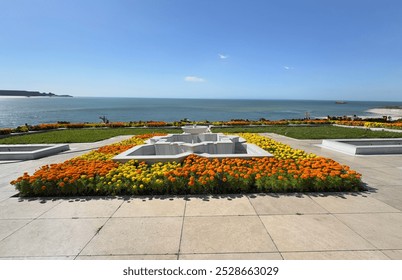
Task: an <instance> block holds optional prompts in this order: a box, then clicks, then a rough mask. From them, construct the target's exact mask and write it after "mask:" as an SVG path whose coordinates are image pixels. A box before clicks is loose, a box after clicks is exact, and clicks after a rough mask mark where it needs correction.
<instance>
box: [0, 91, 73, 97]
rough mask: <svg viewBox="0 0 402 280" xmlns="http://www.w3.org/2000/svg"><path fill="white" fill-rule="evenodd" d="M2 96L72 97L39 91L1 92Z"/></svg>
mask: <svg viewBox="0 0 402 280" xmlns="http://www.w3.org/2000/svg"><path fill="white" fill-rule="evenodd" d="M0 96H26V97H31V96H35V97H72V96H71V95H57V94H54V93H51V92H49V93H44V92H39V91H27V90H0Z"/></svg>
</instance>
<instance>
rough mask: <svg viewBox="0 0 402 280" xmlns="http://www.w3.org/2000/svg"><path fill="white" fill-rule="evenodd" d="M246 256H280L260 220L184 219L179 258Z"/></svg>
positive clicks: (252, 217) (241, 218) (254, 217)
mask: <svg viewBox="0 0 402 280" xmlns="http://www.w3.org/2000/svg"><path fill="white" fill-rule="evenodd" d="M246 252H253V253H257V252H258V253H262V252H264V253H266V252H277V249H276V247H275V245H274V244H273V242H272V240H271V238H270V236H269V235H268V233H267V231H266V230H265V228H264V226H263V224H262V223H261V221H260V219H259V218H258V217H256V216H215V217H185V219H184V225H183V235H182V242H181V247H180V254H187V253H246Z"/></svg>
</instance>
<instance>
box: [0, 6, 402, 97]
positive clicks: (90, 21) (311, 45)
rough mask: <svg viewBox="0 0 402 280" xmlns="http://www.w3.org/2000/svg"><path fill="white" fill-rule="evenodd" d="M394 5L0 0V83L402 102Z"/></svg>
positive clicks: (141, 93) (62, 89) (114, 92)
mask: <svg viewBox="0 0 402 280" xmlns="http://www.w3.org/2000/svg"><path fill="white" fill-rule="evenodd" d="M401 15H402V2H401V1H398V0H394V1H388V0H378V1H370V0H365V1H360V0H356V1H354V0H349V1H344V0H336V1H335V0H332V1H325V0H320V1H318V0H316V1H310V0H309V1H303V0H294V1H290V0H277V1H271V0H265V1H264V0H261V1H256V0H245V1H244V0H231V1H229V0H214V1H210V0H203V1H199V0H198V1H195V0H130V1H129V0H109V1H104V0H96V1H95V0H69V1H58V0H47V1H45V0H2V1H0V88H1V89H23V90H38V91H41V92H54V93H56V94H71V95H74V96H130V97H186V98H253V99H330V100H338V99H341V100H384V101H385V100H389V101H402V16H401Z"/></svg>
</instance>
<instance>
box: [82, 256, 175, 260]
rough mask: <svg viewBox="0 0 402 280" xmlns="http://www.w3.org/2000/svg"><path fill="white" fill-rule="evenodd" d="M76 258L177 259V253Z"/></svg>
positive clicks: (83, 257)
mask: <svg viewBox="0 0 402 280" xmlns="http://www.w3.org/2000/svg"><path fill="white" fill-rule="evenodd" d="M76 260H177V255H107V256H81V255H79V256H78V257H77V258H76Z"/></svg>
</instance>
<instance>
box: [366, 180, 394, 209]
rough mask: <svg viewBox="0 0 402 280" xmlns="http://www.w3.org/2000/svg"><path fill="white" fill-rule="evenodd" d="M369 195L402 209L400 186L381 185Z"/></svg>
mask: <svg viewBox="0 0 402 280" xmlns="http://www.w3.org/2000/svg"><path fill="white" fill-rule="evenodd" d="M371 196H372V197H374V198H375V199H378V200H379V201H382V202H384V203H386V204H388V205H390V206H392V207H394V208H396V209H398V210H400V211H402V187H397V186H381V187H380V188H379V189H378V190H377V191H376V192H374V193H372V194H371Z"/></svg>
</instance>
